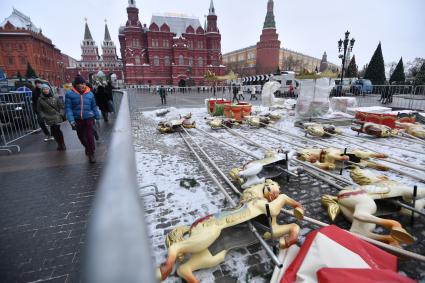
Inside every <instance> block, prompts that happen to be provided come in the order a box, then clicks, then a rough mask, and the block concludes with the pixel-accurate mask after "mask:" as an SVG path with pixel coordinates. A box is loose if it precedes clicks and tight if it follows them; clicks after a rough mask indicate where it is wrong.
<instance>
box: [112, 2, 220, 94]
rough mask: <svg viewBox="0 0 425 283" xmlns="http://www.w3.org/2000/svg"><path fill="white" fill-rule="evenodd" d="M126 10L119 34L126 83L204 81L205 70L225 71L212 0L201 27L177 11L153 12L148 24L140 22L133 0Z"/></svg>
mask: <svg viewBox="0 0 425 283" xmlns="http://www.w3.org/2000/svg"><path fill="white" fill-rule="evenodd" d="M127 14H128V20H127V23H126V25H125V26H122V27H120V29H119V36H118V37H119V41H120V45H121V56H122V60H123V67H124V78H125V83H126V84H127V85H179V86H191V85H207V84H208V82H207V81H205V79H204V76H205V74H206V73H207V71H211V72H213V73H215V74H216V75H224V74H225V66H223V65H222V54H221V34H220V31H219V29H218V27H217V15H216V13H215V8H214V4H213V1H212V0H211V4H210V8H209V13H208V16H207V21H206V23H205V25H204V27H202V26H201V23H200V21H199V19H196V18H192V17H188V16H184V15H180V14H178V15H177V14H165V15H153V16H152V19H151V23H150V25H149V27H148V26H147V25H146V24H144V25H142V24H141V23H140V21H139V9H138V8H136V3H135V0H129V4H128V7H127Z"/></svg>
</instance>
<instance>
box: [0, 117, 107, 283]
mask: <svg viewBox="0 0 425 283" xmlns="http://www.w3.org/2000/svg"><path fill="white" fill-rule="evenodd" d="M62 128H63V131H64V135H65V140H66V143H67V148H68V150H67V151H66V152H63V153H62V152H57V151H56V148H55V145H54V144H53V143H44V142H42V141H41V135H30V136H28V137H26V138H24V139H22V141H21V142H20V146H21V148H22V152H21V153H20V154H15V155H10V156H3V155H1V156H0V184H1V191H0V207H1V215H2V217H1V218H0V255H1V256H0V282H33V281H37V282H79V278H80V270H81V268H80V257H81V250H82V249H83V248H84V240H82V239H84V235H85V233H86V229H87V221H88V217H89V214H90V208H91V204H92V201H93V199H94V195H95V192H96V185H97V182H98V180H99V176H100V172H101V170H102V167H103V162H104V156H105V152H106V146H107V143H108V140H109V136H110V132H111V129H112V124H110V125H105V124H103V125H102V128H101V131H100V134H101V135H102V140H103V143H100V144H97V147H98V148H97V154H98V158H97V159H98V163H96V164H94V165H92V164H88V162H87V160H86V156H85V154H84V151H83V148H82V146H81V145H80V144H79V142H78V139H77V137H76V134H75V132H74V131H72V130H71V129H70V128H69V127H68V126H67V125H65V124H64V126H63V127H62ZM10 164H13V168H12V167H11V166H10ZM59 270H60V272H59ZM71 273H72V277H71V276H70V274H71Z"/></svg>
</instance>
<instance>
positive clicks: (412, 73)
mask: <svg viewBox="0 0 425 283" xmlns="http://www.w3.org/2000/svg"><path fill="white" fill-rule="evenodd" d="M423 63H425V59H424V58H419V57H418V58H415V59H413V60H412V61H408V62H407V63H406V68H405V69H406V71H407V74H406V75H407V77H416V74H417V73H418V72H419V70H420V69H421V66H422V64H423Z"/></svg>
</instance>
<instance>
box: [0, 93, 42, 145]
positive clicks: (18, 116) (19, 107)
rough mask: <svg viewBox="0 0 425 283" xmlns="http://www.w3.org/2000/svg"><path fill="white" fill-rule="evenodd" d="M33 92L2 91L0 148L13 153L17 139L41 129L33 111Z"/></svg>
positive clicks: (0, 98) (0, 95) (0, 96)
mask: <svg viewBox="0 0 425 283" xmlns="http://www.w3.org/2000/svg"><path fill="white" fill-rule="evenodd" d="M31 96H32V93H31V92H23V91H12V92H7V93H0V134H1V137H0V150H2V151H8V152H9V153H12V149H13V148H15V149H17V151H18V152H19V151H20V147H19V146H18V145H15V144H13V143H15V142H16V141H18V140H20V139H22V138H23V137H25V136H27V135H30V134H32V133H34V132H37V131H39V126H38V123H37V118H36V115H35V113H34V111H33V107H32V100H31Z"/></svg>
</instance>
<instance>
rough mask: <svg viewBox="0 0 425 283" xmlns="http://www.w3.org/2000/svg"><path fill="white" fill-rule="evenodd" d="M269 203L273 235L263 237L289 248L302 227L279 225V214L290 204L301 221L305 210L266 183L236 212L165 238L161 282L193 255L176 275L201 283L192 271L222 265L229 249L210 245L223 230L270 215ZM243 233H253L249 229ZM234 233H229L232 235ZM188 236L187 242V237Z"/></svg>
mask: <svg viewBox="0 0 425 283" xmlns="http://www.w3.org/2000/svg"><path fill="white" fill-rule="evenodd" d="M266 204H268V205H269V208H270V214H271V217H272V221H271V223H272V231H273V235H271V234H270V232H266V233H264V235H263V237H264V238H265V239H269V238H277V239H279V246H280V248H288V247H289V246H291V245H293V244H294V243H296V241H297V239H298V234H299V231H300V228H299V226H298V225H297V224H294V223H292V224H287V225H279V224H277V220H276V217H277V216H278V215H279V213H280V210H281V208H282V207H283V206H284V205H286V204H288V205H290V206H292V207H294V212H295V216H296V217H297V218H298V219H302V218H303V216H304V211H303V208H302V206H301V205H300V204H299V203H298V202H296V201H295V200H293V199H291V198H289V197H288V196H286V195H284V194H280V188H279V185H278V184H277V183H276V182H274V181H272V180H266V181H265V183H262V184H258V185H255V186H252V187H250V188H248V189H246V190H245V191H244V192H243V195H242V197H241V200H240V203H239V206H237V207H235V208H234V209H232V210H228V211H222V212H220V213H216V214H213V215H208V216H206V217H204V218H201V219H199V220H197V221H196V222H194V223H193V224H192V226H190V227H189V226H181V227H177V228H175V229H174V230H173V231H171V232H170V233H169V234H168V235H167V239H166V243H167V246H168V257H167V260H166V261H165V262H164V264H162V265H161V267H160V268H159V269H158V270H157V276H158V279H161V280H164V279H165V278H167V276H168V275H169V274H170V273H171V271H172V270H173V267H174V265H175V262H176V260H177V258H179V259H183V258H184V256H185V255H188V254H191V257H190V259H189V260H188V261H186V262H185V263H184V264H182V265H180V266H179V268H178V269H177V274H178V275H179V276H180V277H182V278H183V279H184V280H186V281H187V282H189V283H195V282H199V281H198V280H197V278H196V277H195V276H194V275H193V271H195V270H199V269H203V268H210V267H213V266H216V265H218V264H220V263H221V262H223V261H224V258H225V256H226V254H227V252H228V250H229V249H230V248H229V249H226V248H222V249H221V250H219V251H216V252H214V254H213V253H212V252H211V246H212V245H213V244H214V243H215V242H216V241H220V239H221V238H220V235H221V233H222V231H223V230H225V229H232V228H235V227H237V225H243V224H244V223H246V222H247V221H249V220H254V219H255V218H258V217H259V216H264V215H267V212H266ZM244 233H245V234H247V233H250V232H249V230H246V232H244ZM231 234H232V233H229V235H231ZM185 235H188V237H187V238H186V239H185V238H184V236H185ZM221 240H222V239H221ZM239 246H240V245H239Z"/></svg>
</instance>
